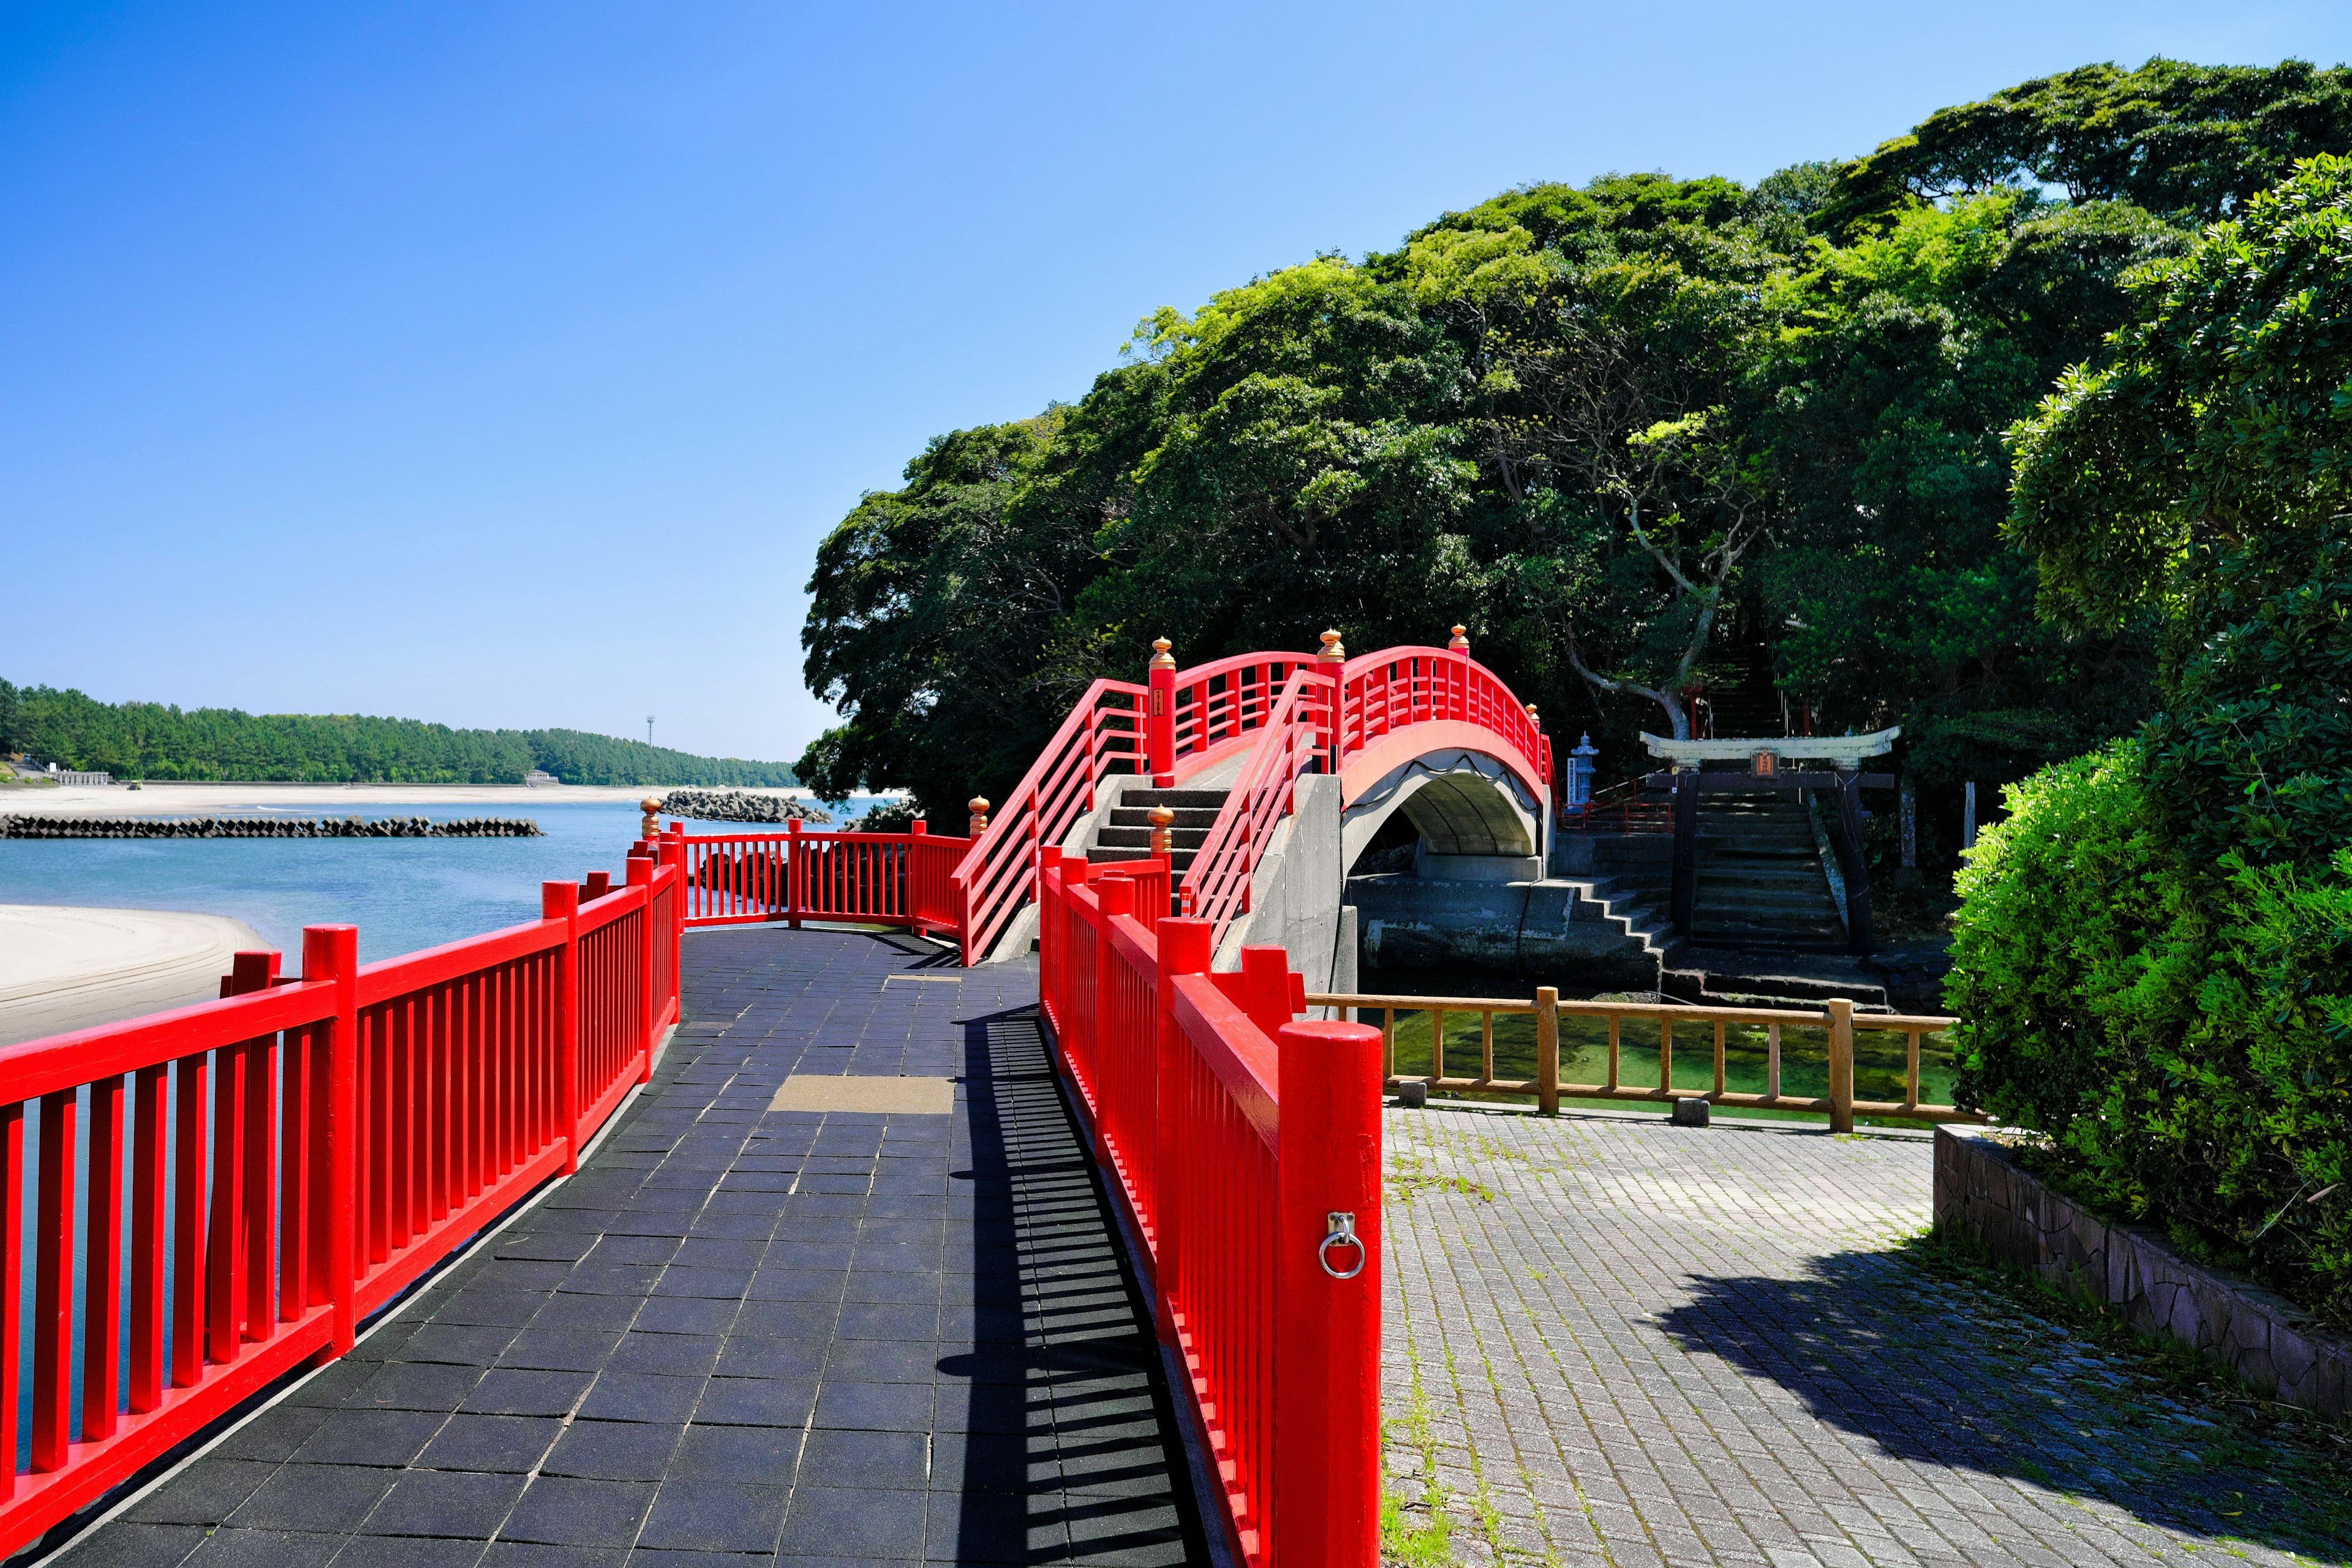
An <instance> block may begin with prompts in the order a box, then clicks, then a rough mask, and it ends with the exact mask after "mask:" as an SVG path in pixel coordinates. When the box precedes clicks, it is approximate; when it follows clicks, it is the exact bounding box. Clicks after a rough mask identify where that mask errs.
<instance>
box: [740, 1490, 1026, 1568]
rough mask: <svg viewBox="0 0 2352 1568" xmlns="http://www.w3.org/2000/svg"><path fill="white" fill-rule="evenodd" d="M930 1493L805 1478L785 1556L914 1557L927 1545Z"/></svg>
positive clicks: (785, 1537)
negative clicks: (815, 1483) (821, 1482)
mask: <svg viewBox="0 0 2352 1568" xmlns="http://www.w3.org/2000/svg"><path fill="white" fill-rule="evenodd" d="M928 1497H929V1494H928V1493H925V1492H919V1491H898V1492H892V1491H877V1490H872V1489H856V1490H852V1489H843V1488H834V1487H820V1486H811V1485H805V1484H803V1485H802V1486H799V1487H795V1488H794V1489H793V1497H792V1509H791V1511H790V1513H789V1514H787V1516H786V1517H785V1520H784V1529H783V1534H782V1540H781V1542H779V1550H780V1551H782V1552H783V1553H784V1554H785V1555H787V1556H823V1557H836V1556H837V1557H848V1558H852V1559H856V1560H860V1561H872V1560H890V1559H898V1560H904V1559H907V1558H910V1557H914V1556H916V1555H917V1554H918V1553H919V1552H922V1551H923V1548H924V1524H925V1521H926V1517H927V1508H926V1499H927V1498H928ZM983 1561H984V1559H983Z"/></svg>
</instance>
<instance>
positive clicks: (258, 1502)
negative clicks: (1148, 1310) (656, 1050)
mask: <svg viewBox="0 0 2352 1568" xmlns="http://www.w3.org/2000/svg"><path fill="white" fill-rule="evenodd" d="M914 949H915V944H913V943H911V942H902V941H897V940H886V939H877V938H875V937H871V936H865V935H852V934H845V933H828V932H816V931H803V932H799V933H787V932H782V931H768V930H761V931H698V932H692V933H689V934H688V938H687V941H686V953H685V978H686V988H687V1016H688V1018H690V1019H696V1020H699V1021H698V1022H695V1023H690V1024H688V1025H687V1026H685V1027H683V1028H682V1029H681V1030H680V1031H679V1032H678V1035H677V1037H676V1038H675V1039H674V1040H673V1041H672V1043H671V1045H670V1047H669V1050H668V1052H667V1055H666V1056H665V1057H664V1058H663V1060H662V1062H661V1064H660V1066H659V1068H657V1069H656V1074H655V1080H654V1083H653V1085H652V1086H651V1087H650V1089H648V1091H647V1092H646V1094H645V1095H644V1096H642V1097H640V1099H639V1100H638V1101H637V1103H636V1105H635V1109H634V1110H631V1111H630V1112H629V1113H628V1114H627V1115H626V1117H625V1120H624V1121H622V1122H621V1124H620V1125H619V1127H618V1128H617V1130H616V1131H615V1132H614V1135H613V1136H612V1138H610V1139H609V1140H608V1141H607V1142H605V1143H604V1145H603V1146H602V1147H601V1148H600V1149H599V1150H598V1151H597V1152H596V1154H595V1157H594V1158H593V1160H591V1161H590V1162H588V1163H587V1164H586V1165H585V1166H584V1167H583V1170H582V1172H581V1173H580V1175H579V1176H578V1177H577V1178H575V1179H574V1180H572V1182H570V1183H568V1184H564V1185H562V1186H561V1187H559V1188H557V1189H555V1190H554V1191H553V1192H551V1194H549V1195H548V1196H547V1197H546V1198H545V1199H544V1200H543V1201H542V1202H541V1204H540V1205H538V1206H537V1207H536V1208H534V1209H532V1210H530V1212H528V1213H527V1214H525V1215H523V1216H522V1218H521V1219H520V1221H519V1222H518V1223H517V1224H515V1225H514V1226H512V1227H511V1228H509V1230H508V1231H506V1232H505V1233H504V1234H503V1235H502V1236H500V1237H499V1238H498V1239H497V1241H496V1242H495V1243H494V1244H493V1245H492V1246H491V1247H488V1248H486V1249H484V1250H483V1253H482V1254H481V1255H480V1256H477V1257H475V1258H470V1259H468V1260H467V1261H466V1262H464V1263H462V1264H460V1265H459V1266H457V1268H453V1269H451V1270H450V1271H448V1272H447V1273H446V1275H445V1276H444V1277H442V1278H441V1279H438V1280H436V1281H435V1282H434V1284H433V1285H432V1286H431V1288H430V1289H428V1290H426V1291H425V1293H424V1295H423V1296H422V1298H421V1299H419V1300H415V1302H414V1303H413V1304H411V1305H410V1306H409V1307H408V1308H407V1309H406V1310H405V1311H404V1312H403V1313H402V1314H401V1315H400V1316H399V1317H398V1319H396V1320H395V1321H393V1322H391V1323H389V1324H387V1325H385V1326H384V1327H383V1329H382V1330H380V1331H378V1332H376V1333H375V1334H373V1336H372V1337H371V1338H369V1339H367V1340H366V1341H364V1342H362V1344H361V1346H360V1347H359V1350H358V1352H356V1353H355V1354H354V1355H353V1356H352V1357H350V1358H347V1359H346V1360H345V1361H344V1362H342V1363H338V1364H337V1365H334V1366H332V1367H330V1368H328V1369H327V1370H326V1371H324V1372H323V1373H320V1375H318V1376H317V1377H315V1378H313V1379H312V1380H311V1381H310V1383H308V1384H305V1385H303V1386H302V1387H301V1388H300V1389H299V1390H298V1391H297V1392H296V1393H295V1394H293V1396H292V1397H291V1398H290V1399H289V1400H288V1401H287V1402H286V1403H284V1404H282V1405H278V1407H276V1408H274V1409H272V1410H269V1411H268V1412H266V1413H265V1414H264V1415H261V1416H260V1417H259V1418H258V1419H257V1420H256V1421H254V1422H252V1423H251V1424H250V1425H248V1426H246V1427H245V1428H243V1429H242V1430H240V1431H238V1432H236V1434H235V1435H234V1436H231V1437H230V1438H229V1439H228V1441H227V1442H226V1443H225V1444H224V1445H223V1446H221V1447H219V1448H217V1449H216V1450H215V1451H214V1453H212V1454H211V1455H210V1456H208V1457H206V1458H203V1459H201V1460H199V1461H198V1462H197V1463H196V1464H195V1465H194V1467H192V1468H190V1469H188V1470H187V1471H185V1472H184V1473H183V1474H182V1475H181V1476H179V1477H178V1478H177V1479H173V1481H171V1482H170V1483H168V1484H167V1485H165V1486H164V1487H163V1489H161V1490H159V1491H158V1492H156V1493H155V1494H153V1495H152V1496H151V1497H149V1498H147V1499H146V1500H143V1501H142V1502H141V1503H140V1504H139V1505H138V1506H137V1507H136V1508H135V1509H133V1510H131V1512H130V1513H129V1514H127V1515H126V1516H124V1517H123V1518H121V1519H119V1520H117V1521H113V1522H110V1523H109V1524H106V1525H102V1526H100V1527H99V1528H98V1529H97V1530H96V1531H92V1532H90V1533H89V1534H88V1535H87V1536H85V1537H84V1538H83V1539H82V1541H81V1542H79V1543H78V1544H77V1545H76V1546H75V1547H74V1549H73V1550H72V1551H71V1552H70V1553H69V1555H68V1557H67V1559H66V1563H67V1565H68V1568H101V1565H106V1564H118V1563H119V1564H123V1565H125V1568H163V1565H167V1564H174V1563H187V1564H188V1565H189V1568H233V1565H238V1564H253V1565H256V1568H309V1565H310V1564H323V1563H333V1564H335V1565H336V1568H394V1565H398V1568H471V1565H475V1564H480V1565H482V1568H538V1565H541V1564H562V1565H563V1568H605V1565H611V1568H620V1565H622V1564H629V1565H632V1568H700V1565H704V1564H722V1563H723V1564H732V1565H738V1568H745V1565H749V1564H752V1563H760V1562H763V1561H769V1560H772V1559H774V1558H776V1557H778V1556H779V1555H781V1557H782V1559H783V1560H784V1561H786V1562H789V1563H821V1562H828V1561H831V1562H841V1563H852V1562H855V1563H891V1562H917V1561H922V1560H925V1559H929V1560H931V1561H943V1562H965V1563H1047V1562H1088V1563H1176V1562H1182V1561H1186V1560H1197V1559H1198V1557H1199V1555H1200V1552H1199V1548H1198V1542H1199V1540H1200V1536H1199V1530H1198V1525H1197V1521H1194V1520H1193V1519H1192V1516H1191V1504H1190V1491H1189V1482H1188V1481H1187V1480H1186V1479H1185V1477H1184V1474H1183V1470H1182V1457H1181V1449H1179V1448H1177V1447H1175V1445H1174V1439H1173V1436H1172V1429H1171V1427H1170V1426H1169V1425H1168V1418H1167V1405H1166V1399H1165V1391H1164V1389H1163V1388H1161V1387H1160V1386H1159V1385H1158V1380H1157V1368H1158V1364H1159V1363H1158V1360H1157V1353H1156V1351H1155V1350H1154V1348H1153V1343H1152V1341H1151V1337H1150V1317H1149V1315H1148V1314H1144V1313H1142V1312H1140V1310H1139V1302H1138V1301H1137V1300H1135V1299H1134V1297H1133V1292H1132V1291H1131V1289H1130V1288H1129V1284H1128V1281H1127V1279H1126V1278H1125V1277H1124V1275H1123V1274H1122V1273H1121V1271H1120V1268H1119V1264H1118V1257H1117V1254H1116V1251H1115V1247H1114V1242H1113V1239H1112V1236H1111V1234H1110V1232H1109V1231H1108V1229H1107V1222H1106V1216H1105V1214H1104V1211H1103V1209H1102V1207H1101V1205H1100V1204H1099V1202H1098V1200H1097V1190H1096V1188H1095V1187H1094V1186H1093V1185H1092V1184H1091V1181H1090V1177H1089V1173H1088V1169H1087V1162H1086V1160H1085V1159H1084V1157H1083V1155H1082V1152H1081V1151H1080V1149H1079V1147H1078V1145H1077V1143H1076V1140H1075V1137H1074V1136H1073V1133H1072V1130H1071V1127H1070V1124H1069V1121H1068V1120H1067V1118H1066V1115H1065V1113H1064V1111H1063V1110H1062V1108H1061V1103H1060V1100H1059V1099H1058V1097H1057V1094H1056V1091H1055V1087H1054V1084H1053V1080H1052V1079H1051V1076H1050V1074H1049V1071H1048V1068H1047V1066H1046V1062H1045V1053H1044V1048H1043V1046H1042V1043H1041V1040H1040V1037H1039V1035H1038V1030H1037V1026H1036V1023H1035V1021H1034V1007H1035V1002H1036V973H1035V971H1034V968H1031V967H1026V966H1023V965H1017V964H1007V965H1002V966H996V967H992V968H987V969H981V970H973V971H969V972H965V971H959V970H954V969H944V970H943V969H937V968H926V967H924V966H923V965H924V963H925V962H926V961H925V960H924V959H922V958H921V957H919V955H918V954H917V952H915V951H914ZM924 976H929V978H924ZM793 1072H800V1073H818V1074H840V1073H849V1074H854V1075H869V1076H881V1077H897V1076H899V1075H907V1076H911V1077H923V1076H937V1077H956V1078H959V1079H961V1082H960V1083H959V1084H958V1085H957V1088H956V1098H955V1110H954V1112H953V1114H952V1115H950V1116H940V1115H929V1116H922V1115H913V1116H900V1115H892V1116H887V1117H885V1116H880V1115H850V1114H845V1113H841V1112H825V1113H817V1112H802V1111H770V1110H768V1109H767V1107H768V1104H769V1101H770V1100H771V1099H772V1097H773V1096H774V1095H775V1093H776V1090H777V1088H778V1086H779V1085H780V1084H781V1083H782V1081H783V1079H784V1078H785V1075H786V1074H788V1073H793ZM1171 1454H1172V1455H1174V1456H1175V1469H1174V1470H1173V1472H1172V1473H1171V1464H1170V1456H1171Z"/></svg>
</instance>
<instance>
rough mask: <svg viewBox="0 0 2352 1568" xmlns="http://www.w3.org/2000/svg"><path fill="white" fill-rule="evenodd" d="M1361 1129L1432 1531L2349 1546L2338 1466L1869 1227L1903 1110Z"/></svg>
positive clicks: (1502, 1119) (2013, 1559)
mask: <svg viewBox="0 0 2352 1568" xmlns="http://www.w3.org/2000/svg"><path fill="white" fill-rule="evenodd" d="M1387 1133H1388V1140H1389V1154H1390V1175H1391V1185H1390V1201H1389V1205H1388V1210H1387V1213H1388V1226H1389V1229H1388V1236H1389V1245H1390V1258H1391V1272H1390V1280H1389V1293H1388V1298H1387V1314H1388V1315H1387V1321H1386V1325H1385V1327H1386V1332H1385V1334H1384V1348H1385V1359H1386V1365H1385V1366H1384V1368H1383V1375H1382V1384H1383V1393H1384V1404H1385V1406H1386V1414H1387V1415H1388V1417H1389V1422H1388V1441H1387V1459H1388V1464H1389V1467H1390V1470H1391V1475H1392V1476H1393V1477H1394V1478H1395V1482H1394V1485H1395V1486H1396V1488H1397V1489H1398V1491H1399V1492H1400V1493H1401V1495H1402V1496H1403V1497H1404V1498H1406V1499H1409V1500H1411V1501H1410V1504H1409V1506H1408V1507H1407V1509H1406V1510H1405V1518H1406V1520H1407V1521H1409V1522H1410V1523H1412V1525H1415V1526H1418V1527H1423V1528H1425V1527H1426V1526H1427V1524H1428V1522H1429V1521H1430V1519H1431V1516H1432V1511H1433V1505H1434V1511H1435V1513H1436V1514H1437V1515H1438V1516H1440V1517H1442V1518H1443V1519H1444V1521H1445V1522H1446V1524H1447V1526H1448V1527H1449V1528H1448V1532H1447V1538H1446V1541H1445V1546H1444V1554H1445V1555H1447V1556H1450V1557H1452V1558H1454V1559H1455V1560H1466V1561H1470V1562H1477V1563H1486V1562H1494V1561H1496V1560H1498V1559H1499V1560H1501V1561H1504V1562H1508V1563H1521V1562H1535V1563H1563V1564H1578V1565H1585V1564H1599V1563H1612V1564H1615V1565H1617V1568H1634V1565H1648V1564H1656V1563H1675V1564H1683V1563H1692V1564H1697V1563H1710V1564H1711V1563H1738V1564H1758V1565H1759V1568H1803V1565H1810V1564H1813V1563H1822V1564H1829V1565H1832V1568H1848V1565H1859V1564H1863V1563H1906V1564H1907V1563H1933V1564H1955V1565H1957V1564H1959V1563H1969V1564H1983V1565H1988V1568H1990V1565H1992V1564H2011V1563H2017V1564H2032V1565H2035V1568H2074V1565H2078V1564H2079V1565H2088V1564H2103V1563H2135V1564H2147V1563H2154V1562H2156V1561H2158V1560H2162V1561H2166V1562H2177V1561H2179V1559H2180V1558H2181V1557H2182V1556H2184V1555H2187V1554H2189V1553H2194V1552H2205V1553H2206V1554H2207V1555H2208V1556H2209V1557H2211V1558H2220V1557H2232V1558H2242V1559H2243V1560H2246V1561H2250V1562H2253V1563H2285V1562H2290V1561H2304V1562H2321V1563H2342V1562H2346V1561H2352V1518H2347V1515H2346V1513H2345V1512H2344V1510H2343V1507H2342V1496H2343V1493H2342V1489H2341V1488H2340V1486H2339V1487H2338V1488H2336V1489H2335V1492H2334V1501H2333V1502H2331V1501H2330V1500H2329V1498H2328V1496H2327V1495H2326V1493H2327V1491H2328V1489H2326V1488H2325V1487H2322V1488H2318V1489H2313V1488H2309V1487H2302V1486H2297V1485H2295V1484H2294V1482H2293V1481H2291V1480H2285V1479H2281V1478H2280V1477H2278V1476H2277V1475H2275V1474H2274V1473H2273V1464H2274V1462H2275V1460H2276V1458H2277V1457H2278V1455H2277V1451H2276V1450H2275V1449H2265V1447H2263V1446H2260V1445H2257V1444H2250V1443H2248V1442H2246V1441H2244V1440H2243V1434H2242V1432H2238V1431H2235V1430H2233V1427H2232V1419H2233V1418H2231V1417H2229V1416H2227V1415H2221V1414H2219V1413H2216V1412H2214V1411H2211V1410H2200V1409H2198V1408H2193V1407H2191V1406H2189V1405H2186V1404H2183V1403H2181V1402H2180V1401H2179V1398H2178V1396H2177V1395H2176V1394H2174V1393H2173V1391H2172V1390H2170V1389H2169V1388H2168V1386H2167V1385H2164V1384H2158V1383H2156V1382H2154V1381H2153V1380H2151V1379H2149V1378H2148V1377H2147V1376H2146V1375H2144V1374H2143V1373H2140V1372H2139V1371H2138V1370H2137V1366H2136V1364H2135V1363H2132V1362H2131V1361H2129V1360H2126V1359H2124V1358H2119V1357H2116V1356H2114V1355H2110V1354H2108V1353H2105V1352H2103V1351H2101V1350H2100V1349H2098V1348H2096V1347H2095V1346H2094V1345H2093V1344H2091V1343H2090V1342H2086V1341H2084V1340H2083V1339H2081V1338H2079V1337H2078V1336H2075V1335H2074V1334H2071V1333H2069V1332H2067V1331H2064V1330H2063V1329H2060V1328H2057V1327H2054V1326H2053V1325H2052V1324H2050V1323H2048V1322H2046V1321H2042V1320H2041V1319H2039V1318H2036V1317H2032V1316H2030V1315H2027V1314H2024V1313H2021V1312H2020V1311H2018V1310H2016V1308H2015V1305H2014V1302H2013V1301H2012V1300H2010V1299H2007V1298H2004V1297H2002V1296H2000V1295H1998V1294H1995V1293H1990V1292H1987V1291H1985V1290H1983V1289H1979V1288H1978V1287H1975V1286H1973V1285H1970V1284H1968V1283H1965V1282H1956V1281H1955V1280H1954V1279H1949V1278H1946V1277H1940V1276H1939V1275H1937V1274H1936V1273H1931V1272H1930V1271H1928V1270H1927V1269H1925V1268H1922V1267H1920V1266H1919V1265H1918V1264H1916V1263H1915V1262H1913V1261H1911V1260H1910V1259H1908V1258H1906V1257H1905V1256H1904V1255H1903V1254H1901V1253H1900V1252H1898V1251H1896V1250H1895V1243H1896V1242H1897V1241H1898V1240H1899V1239H1900V1238H1902V1237H1906V1236H1907V1235H1910V1234H1913V1233H1916V1231H1918V1230H1919V1229H1920V1228H1921V1227H1922V1226H1925V1224H1926V1223H1927V1212H1928V1196H1929V1187H1930V1176H1931V1173H1930V1168H1929V1160H1928V1153H1929V1146H1928V1145H1927V1143H1925V1142H1895V1141H1886V1140H1877V1139H1867V1138H1843V1139H1841V1138H1832V1137H1829V1136H1827V1135H1826V1134H1823V1133H1819V1132H1805V1133H1792V1132H1765V1131H1735V1130H1732V1129H1729V1128H1726V1127H1723V1126H1721V1125H1719V1124H1718V1125H1717V1127H1715V1128H1713V1129H1709V1130H1706V1131H1698V1130H1689V1129H1676V1128H1672V1127H1668V1126H1666V1125H1664V1122H1663V1120H1662V1119H1658V1118H1647V1119H1644V1120H1641V1121H1632V1120H1620V1121H1604V1120H1585V1119H1576V1118H1564V1119H1562V1120H1560V1121H1551V1122H1547V1121H1539V1120H1538V1119H1536V1118H1533V1117H1530V1116H1524V1115H1516V1114H1507V1113H1498V1112H1493V1111H1482V1110H1472V1109H1468V1108H1445V1109H1439V1108H1436V1107H1433V1108H1431V1109H1429V1110H1421V1111H1408V1110H1391V1112H1389V1114H1388V1120H1387ZM1431 1479H1434V1481H1435V1483H1436V1486H1437V1488H1438V1489H1439V1490H1438V1494H1437V1495H1436V1496H1435V1497H1434V1498H1433V1497H1432V1496H1431V1494H1430V1492H1429V1490H1428V1488H1427V1483H1428V1481H1430V1480H1431ZM1428 1544H1430V1545H1432V1546H1433V1544H1434V1543H1433V1542H1430V1543H1428ZM1432 1554H1433V1555H1434V1554H1435V1553H1434V1552H1432Z"/></svg>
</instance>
